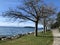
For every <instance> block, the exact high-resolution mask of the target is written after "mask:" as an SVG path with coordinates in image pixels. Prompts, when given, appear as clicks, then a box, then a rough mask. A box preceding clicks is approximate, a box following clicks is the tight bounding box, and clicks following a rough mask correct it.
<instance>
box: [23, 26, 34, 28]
mask: <svg viewBox="0 0 60 45" xmlns="http://www.w3.org/2000/svg"><path fill="white" fill-rule="evenodd" d="M24 28H35V27H31V26H25V27H24Z"/></svg>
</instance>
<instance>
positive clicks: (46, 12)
mask: <svg viewBox="0 0 60 45" xmlns="http://www.w3.org/2000/svg"><path fill="white" fill-rule="evenodd" d="M55 10H56V8H53V7H52V6H51V7H50V6H47V5H42V16H41V17H42V18H43V25H44V32H46V30H47V25H48V22H49V17H51V16H53V14H55Z"/></svg>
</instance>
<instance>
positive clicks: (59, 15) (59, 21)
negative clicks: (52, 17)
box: [57, 12, 60, 26]
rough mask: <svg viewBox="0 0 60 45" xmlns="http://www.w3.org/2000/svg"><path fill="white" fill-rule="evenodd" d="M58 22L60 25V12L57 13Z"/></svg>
mask: <svg viewBox="0 0 60 45" xmlns="http://www.w3.org/2000/svg"><path fill="white" fill-rule="evenodd" d="M57 23H58V25H59V26H60V12H59V13H58V14H57Z"/></svg>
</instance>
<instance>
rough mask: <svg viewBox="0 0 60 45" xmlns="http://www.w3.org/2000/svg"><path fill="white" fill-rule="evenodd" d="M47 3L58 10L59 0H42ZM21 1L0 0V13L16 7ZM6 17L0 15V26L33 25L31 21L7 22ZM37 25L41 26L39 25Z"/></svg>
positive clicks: (59, 8) (59, 9)
mask: <svg viewBox="0 0 60 45" xmlns="http://www.w3.org/2000/svg"><path fill="white" fill-rule="evenodd" d="M20 1H21V0H20ZM44 1H45V2H46V3H47V4H50V5H52V6H55V7H56V8H58V11H60V0H44ZM21 3H22V2H19V0H0V15H1V14H2V12H5V11H7V10H8V9H9V8H16V7H17V6H18V5H19V4H21ZM6 20H7V18H3V17H1V16H0V26H26V25H27V26H28V25H29V26H34V23H33V22H31V21H28V22H23V23H17V22H14V23H12V22H7V21H6ZM39 27H42V25H40V26H39Z"/></svg>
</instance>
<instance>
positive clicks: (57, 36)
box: [52, 29, 60, 45]
mask: <svg viewBox="0 0 60 45" xmlns="http://www.w3.org/2000/svg"><path fill="white" fill-rule="evenodd" d="M52 33H53V36H54V42H53V45H60V32H59V30H58V29H52Z"/></svg>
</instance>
